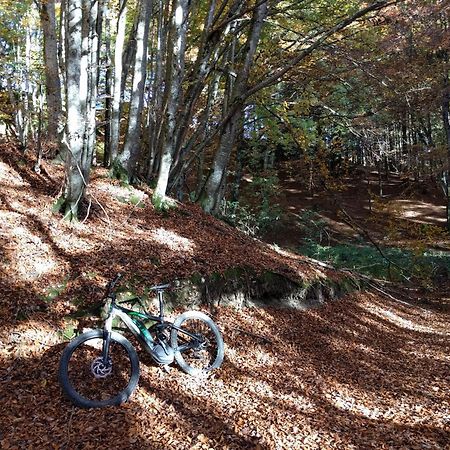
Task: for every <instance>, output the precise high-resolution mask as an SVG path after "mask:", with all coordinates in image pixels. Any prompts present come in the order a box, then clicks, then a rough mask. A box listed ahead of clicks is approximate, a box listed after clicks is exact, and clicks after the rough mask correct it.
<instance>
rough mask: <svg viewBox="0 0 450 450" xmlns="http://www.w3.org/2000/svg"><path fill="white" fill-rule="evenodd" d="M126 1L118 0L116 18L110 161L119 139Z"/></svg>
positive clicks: (115, 155)
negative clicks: (117, 14)
mask: <svg viewBox="0 0 450 450" xmlns="http://www.w3.org/2000/svg"><path fill="white" fill-rule="evenodd" d="M126 1H127V0H120V5H119V16H118V18H117V35H116V44H115V48H114V83H113V92H112V104H111V138H110V140H111V143H110V161H111V162H112V161H114V160H115V159H116V158H117V155H118V153H119V139H120V100H121V96H122V57H123V47H124V43H125V26H126V18H127V6H126Z"/></svg>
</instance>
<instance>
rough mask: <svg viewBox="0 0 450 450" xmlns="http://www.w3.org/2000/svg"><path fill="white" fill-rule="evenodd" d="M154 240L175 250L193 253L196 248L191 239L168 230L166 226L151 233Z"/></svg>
mask: <svg viewBox="0 0 450 450" xmlns="http://www.w3.org/2000/svg"><path fill="white" fill-rule="evenodd" d="M150 235H151V237H152V239H153V240H155V241H156V242H158V243H159V244H162V245H165V246H166V247H169V249H170V250H172V251H174V252H179V251H182V252H186V253H191V252H192V251H193V249H194V248H195V244H194V243H193V242H192V241H191V240H190V239H187V238H185V237H183V236H180V235H179V234H176V233H174V232H173V231H170V230H166V229H165V228H158V229H157V230H155V231H152V232H151V233H150Z"/></svg>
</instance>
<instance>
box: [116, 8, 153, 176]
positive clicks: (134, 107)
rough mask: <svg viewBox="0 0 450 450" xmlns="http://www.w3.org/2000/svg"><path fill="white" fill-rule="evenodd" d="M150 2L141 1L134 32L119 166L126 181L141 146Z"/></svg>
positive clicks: (133, 168) (131, 172)
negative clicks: (125, 130)
mask: <svg viewBox="0 0 450 450" xmlns="http://www.w3.org/2000/svg"><path fill="white" fill-rule="evenodd" d="M151 9H152V0H142V4H141V7H140V12H139V21H138V25H137V30H136V56H135V61H134V71H133V88H132V92H131V101H130V115H129V120H128V131H127V135H126V139H125V145H124V149H123V152H122V154H121V155H120V156H119V157H118V163H119V165H120V166H121V167H122V168H123V169H125V172H126V176H127V178H128V180H131V179H132V177H133V176H134V171H135V166H136V163H137V160H138V158H139V154H140V150H141V146H140V136H141V113H142V108H143V104H144V88H145V79H146V75H147V47H148V33H149V27H150V15H151Z"/></svg>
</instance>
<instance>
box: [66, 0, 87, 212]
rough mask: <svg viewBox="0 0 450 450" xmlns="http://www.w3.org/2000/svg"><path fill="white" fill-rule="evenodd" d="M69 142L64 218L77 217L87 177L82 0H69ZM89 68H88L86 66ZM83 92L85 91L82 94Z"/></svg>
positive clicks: (67, 37)
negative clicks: (85, 163)
mask: <svg viewBox="0 0 450 450" xmlns="http://www.w3.org/2000/svg"><path fill="white" fill-rule="evenodd" d="M66 15H67V24H68V28H67V31H68V32H67V36H66V39H67V58H66V66H67V100H66V104H67V117H68V120H67V125H66V130H67V146H68V155H67V159H66V186H65V188H66V192H65V199H64V206H65V218H66V219H68V220H76V219H77V216H78V206H79V202H80V201H81V198H82V196H83V192H84V188H85V180H84V176H83V172H82V169H81V160H82V156H83V143H84V132H85V127H84V123H85V112H86V89H87V86H82V79H81V56H82V23H83V11H82V0H68V2H67V13H66ZM86 70H87V68H86ZM83 94H84V95H83Z"/></svg>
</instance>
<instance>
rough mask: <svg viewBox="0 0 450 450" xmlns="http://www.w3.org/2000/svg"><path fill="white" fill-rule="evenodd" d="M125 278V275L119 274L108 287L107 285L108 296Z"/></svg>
mask: <svg viewBox="0 0 450 450" xmlns="http://www.w3.org/2000/svg"><path fill="white" fill-rule="evenodd" d="M122 277H123V274H121V273H118V274H117V275H116V276H115V277H114V278H113V279H112V280H111V281H110V282H109V283H108V284H107V285H106V292H107V296H109V295H110V294H111V293H112V291H113V290H114V288H115V287H116V284H117V283H118V282H119V281H120V279H121V278H122Z"/></svg>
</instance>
